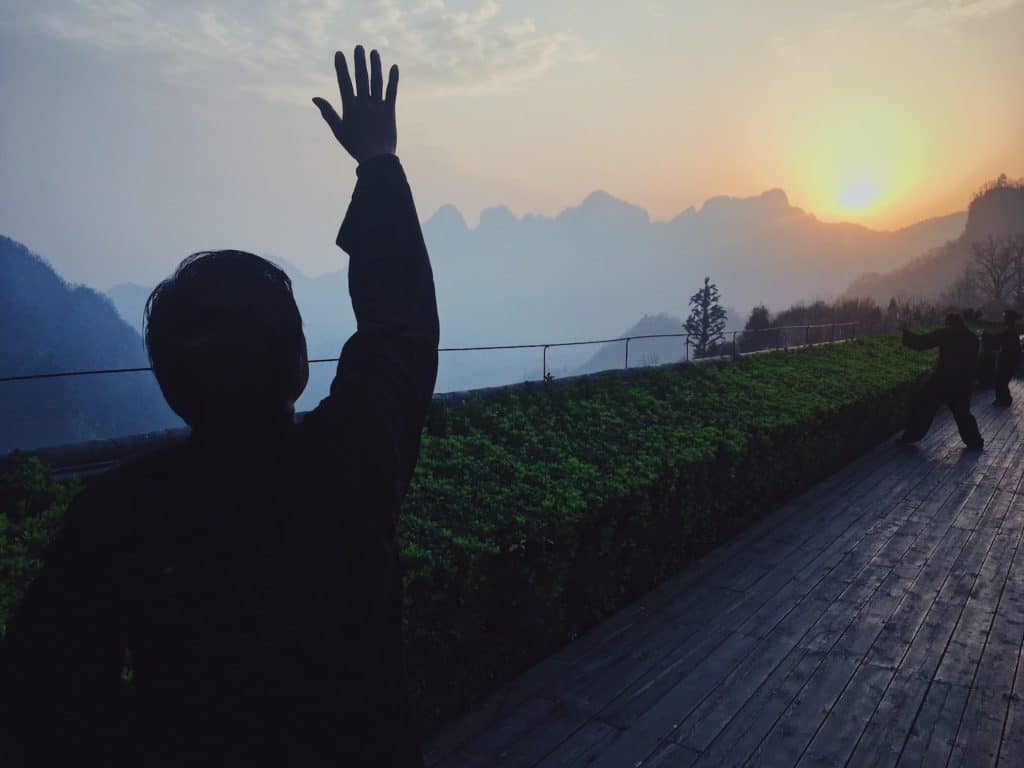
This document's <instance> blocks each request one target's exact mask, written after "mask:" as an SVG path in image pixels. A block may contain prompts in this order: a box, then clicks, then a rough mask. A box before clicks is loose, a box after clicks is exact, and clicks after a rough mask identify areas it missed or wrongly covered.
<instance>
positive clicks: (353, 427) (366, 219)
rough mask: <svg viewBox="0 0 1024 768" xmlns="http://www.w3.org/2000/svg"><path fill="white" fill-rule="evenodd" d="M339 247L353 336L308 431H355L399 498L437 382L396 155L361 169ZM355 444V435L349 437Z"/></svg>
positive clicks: (418, 252)
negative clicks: (394, 485)
mask: <svg viewBox="0 0 1024 768" xmlns="http://www.w3.org/2000/svg"><path fill="white" fill-rule="evenodd" d="M357 174H358V182H357V183H356V188H355V191H354V193H353V195H352V201H351V203H350V204H349V209H348V213H347V214H346V215H345V220H344V221H343V222H342V225H341V230H340V232H339V233H338V238H337V244H338V245H339V246H340V247H341V248H342V249H343V250H345V252H346V253H348V255H349V268H348V284H349V294H350V295H351V298H352V307H353V310H354V311H355V316H356V332H355V334H353V335H352V337H351V338H350V339H349V340H348V341H347V342H346V343H345V346H344V348H343V349H342V353H341V359H340V361H339V363H338V371H337V375H336V377H335V379H334V382H333V384H332V385H331V393H330V396H329V397H328V398H327V399H325V400H324V401H323V402H321V404H320V405H319V406H318V407H317V409H316V410H315V411H314V412H313V413H312V414H310V416H309V417H307V418H309V419H310V420H311V421H312V422H313V424H312V425H311V426H313V428H314V429H316V430H318V431H321V432H322V431H323V430H324V429H339V430H346V431H349V432H352V431H355V432H356V433H357V435H358V440H359V441H360V443H361V445H362V446H363V448H364V451H365V452H366V454H367V455H365V456H363V457H362V458H363V460H364V461H367V460H369V461H373V462H379V463H381V464H383V466H386V467H388V468H389V469H390V470H391V471H392V472H393V473H394V475H395V479H396V482H397V492H398V494H399V496H401V495H402V494H404V493H405V491H406V489H407V488H408V485H409V481H410V480H411V478H412V472H413V469H414V467H415V464H416V457H417V454H418V452H419V443H420V434H421V432H422V429H423V425H424V422H425V419H426V413H427V409H428V407H429V405H430V399H431V396H432V394H433V391H434V382H435V380H436V378H437V345H438V338H439V334H440V331H439V324H438V318H437V300H436V297H435V294H434V277H433V273H432V271H431V267H430V259H429V258H428V256H427V248H426V245H425V243H424V242H423V233H422V232H421V230H420V224H419V219H418V217H417V215H416V206H415V205H414V203H413V198H412V192H411V191H410V189H409V184H408V183H407V181H406V178H405V173H404V172H403V170H402V166H401V164H400V163H399V161H398V158H397V157H394V156H391V155H388V156H381V157H376V158H373V159H371V160H368V161H366V162H364V163H362V164H361V165H360V166H359V168H358V170H357ZM350 439H351V435H350Z"/></svg>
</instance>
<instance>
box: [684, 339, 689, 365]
mask: <svg viewBox="0 0 1024 768" xmlns="http://www.w3.org/2000/svg"><path fill="white" fill-rule="evenodd" d="M683 360H685V361H686V362H690V334H686V351H685V352H684V353H683Z"/></svg>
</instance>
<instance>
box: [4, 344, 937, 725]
mask: <svg viewBox="0 0 1024 768" xmlns="http://www.w3.org/2000/svg"><path fill="white" fill-rule="evenodd" d="M933 359H934V358H933V356H931V355H927V354H920V353H909V352H906V351H903V350H901V348H900V346H899V340H898V339H897V338H894V337H876V338H872V339H866V340H861V341H857V342H853V343H850V344H843V345H837V346H830V347H816V348H813V349H807V350H799V351H790V352H776V353H769V354H765V355H759V356H756V357H750V358H746V359H743V360H740V361H736V362H729V363H723V364H714V365H711V364H709V365H691V366H682V367H679V368H673V369H653V370H649V371H644V372H642V373H640V374H639V375H637V376H636V377H634V378H631V379H623V378H621V377H618V376H616V375H613V374H609V375H598V376H594V377H590V378H587V379H584V380H581V381H579V382H578V383H573V384H568V385H565V386H557V385H555V386H547V385H543V384H538V385H535V386H526V387H523V388H514V389H509V390H505V391H500V392H498V393H497V394H492V395H489V396H488V397H487V399H486V400H484V399H482V398H476V399H473V400H470V401H469V402H468V403H466V404H464V405H461V406H459V407H448V406H445V405H443V404H441V403H440V402H439V401H435V403H434V406H433V408H432V411H431V414H430V419H429V424H428V428H427V432H426V434H425V435H424V441H423V451H422V454H421V457H420V462H419V466H418V468H417V472H416V477H415V480H414V482H413V486H412V489H411V491H410V493H409V496H408V498H407V501H406V504H405V509H404V513H403V521H402V529H401V536H402V540H403V546H402V555H403V559H404V564H405V569H406V587H407V588H406V615H407V622H406V631H407V635H408V647H409V651H408V653H409V658H408V663H409V667H410V681H411V686H412V693H413V697H414V701H415V704H416V707H417V710H418V712H419V714H420V719H421V722H422V723H423V725H424V727H425V728H427V729H429V728H431V727H434V726H436V725H437V724H438V723H439V722H441V721H442V720H443V719H444V718H446V717H449V716H451V715H453V714H456V713H458V712H460V711H462V710H463V709H465V708H466V706H468V704H470V703H471V702H472V701H473V700H475V699H477V698H479V697H480V696H481V695H483V694H484V693H486V692H487V691H488V690H490V689H492V688H493V687H494V686H495V685H496V684H498V683H500V682H501V681H503V680H505V679H507V678H509V677H512V676H514V675H515V674H517V673H519V672H521V671H523V670H524V669H525V668H526V667H528V666H529V665H530V664H532V663H533V662H535V661H537V660H539V659H540V658H542V657H544V656H545V655H547V654H549V653H550V652H552V651H553V650H554V649H556V648H557V647H558V646H560V645H562V644H564V643H565V642H566V641H568V640H570V639H571V638H573V637H575V636H576V635H577V634H579V633H580V632H582V631H584V630H585V629H587V628H588V627H590V626H592V625H593V624H595V623H596V622H597V621H598V620H600V619H601V618H602V617H604V616H606V615H608V614H609V613H610V612H612V611H614V610H615V609H616V608H618V607H620V606H621V605H623V604H624V603H625V602H627V601H628V600H629V599H630V598H632V597H635V596H637V595H639V594H641V593H642V592H644V591H645V590H647V589H649V588H650V587H652V586H654V585H655V584H656V583H658V582H659V581H660V580H662V579H663V578H665V577H666V576H668V575H669V574H671V573H673V572H674V571H677V570H678V569H679V568H681V567H682V566H684V565H686V564H687V563H688V562H690V561H692V560H693V559H694V558H696V557H699V556H700V555H701V554H703V553H705V552H707V551H708V550H709V549H711V548H712V547H714V546H715V545H716V544H718V543H720V542H722V541H724V540H726V539H728V538H729V537H730V536H732V535H734V534H735V533H736V532H737V531H739V530H740V529H742V528H743V527H744V526H745V525H747V524H748V523H750V522H751V521H752V520H754V519H756V518H757V517H759V516H760V515H762V514H764V513H765V512H767V511H768V510H770V509H772V508H773V507H774V506H776V505H777V504H778V503H779V502H781V501H782V500H784V499H786V498H788V497H790V496H793V495H794V494H796V493H798V492H799V491H801V490H803V489H805V488H807V487H808V486H810V485H811V484H812V483H814V482H815V481H816V480H818V479H820V478H822V477H824V476H825V475H827V474H829V473H831V472H833V471H834V470H835V469H837V468H838V467H840V466H841V465H843V464H844V463H845V462H847V461H849V460H850V459H852V458H853V457H855V456H856V455H858V454H859V453H861V452H863V451H864V450H866V449H867V448H869V447H871V446H872V445H874V444H876V443H877V442H878V441H880V440H881V439H882V438H884V437H885V436H886V435H888V434H890V433H891V432H892V431H893V430H895V429H896V428H898V427H899V426H900V425H901V422H902V420H903V414H904V402H905V398H906V396H907V394H908V389H909V387H910V386H911V385H912V383H913V382H915V380H917V379H918V378H919V377H920V376H921V375H922V374H923V373H925V372H926V371H927V370H928V369H929V367H930V365H931V364H932V361H933ZM11 467H12V468H11V469H10V471H9V473H8V475H7V476H5V477H4V478H3V480H2V482H0V632H2V631H3V625H4V622H5V620H6V616H5V614H6V612H7V610H8V609H9V608H10V607H12V606H13V604H14V603H15V602H16V601H17V600H18V599H19V597H20V594H21V591H22V589H23V587H24V585H25V584H26V583H27V581H28V579H29V578H30V577H31V575H32V574H33V573H34V571H35V570H36V568H37V567H38V565H39V556H40V552H41V549H42V545H43V544H44V543H45V541H46V539H47V538H48V537H49V536H50V535H51V534H52V531H53V530H54V529H55V528H56V526H57V525H58V523H59V520H60V516H61V514H62V512H63V510H64V508H65V507H66V505H67V503H68V500H69V499H70V496H71V495H72V493H73V490H74V488H73V487H72V488H67V487H64V486H61V485H59V484H56V483H53V482H50V481H49V480H47V479H46V477H45V473H44V472H43V469H42V467H41V466H40V465H38V462H35V461H34V460H27V461H25V460H23V461H20V462H14V463H13V464H12V465H11Z"/></svg>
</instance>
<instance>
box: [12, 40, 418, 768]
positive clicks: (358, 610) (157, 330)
mask: <svg viewBox="0 0 1024 768" xmlns="http://www.w3.org/2000/svg"><path fill="white" fill-rule="evenodd" d="M335 67H336V69H337V75H338V83H339V86H340V88H341V103H342V107H343V116H342V117H339V116H338V114H337V113H336V112H335V111H334V109H333V108H332V107H331V106H330V105H329V104H328V103H327V102H326V101H324V100H323V99H316V100H315V103H316V105H317V107H318V108H319V109H320V111H321V114H322V116H323V117H324V119H325V120H326V121H327V123H328V124H329V125H330V127H331V129H332V131H333V132H334V135H335V136H336V137H337V139H338V141H340V142H341V144H342V146H343V147H344V148H345V149H346V150H348V152H349V153H350V154H351V155H352V156H353V157H354V158H355V159H356V161H357V162H358V163H359V167H358V169H357V174H358V182H357V183H356V187H355V192H354V193H353V196H352V201H351V203H350V205H349V208H348V213H347V214H346V216H345V220H344V222H343V223H342V225H341V230H340V232H339V234H338V237H337V244H338V245H339V246H340V247H341V248H343V249H344V250H345V251H346V252H347V253H348V254H349V257H350V261H349V272H348V274H349V291H350V293H351V298H352V306H353V309H354V310H355V315H356V319H357V323H358V326H357V327H358V330H357V331H356V333H355V334H354V335H353V336H352V337H351V338H350V339H349V340H348V342H347V343H346V344H345V346H344V349H343V350H342V353H341V361H340V362H339V363H338V368H337V375H336V377H335V379H334V382H333V384H332V385H331V391H330V395H329V396H328V397H327V398H325V399H324V400H323V401H322V402H321V403H320V405H319V406H318V407H317V408H316V409H315V410H313V411H312V412H311V413H309V414H308V415H306V417H305V418H304V419H303V420H302V421H301V422H300V423H298V424H296V423H295V420H294V403H295V400H296V399H297V398H298V397H299V395H300V394H301V393H302V391H303V388H304V387H305V385H306V380H307V374H308V369H307V358H306V342H305V338H304V336H303V332H302V320H301V318H300V316H299V311H298V308H297V307H296V304H295V301H294V300H293V298H292V291H291V285H290V282H289V280H288V278H287V277H286V276H285V274H284V273H283V272H281V270H279V269H277V268H276V267H275V266H273V265H272V264H270V263H269V262H267V261H265V260H264V259H262V258H260V257H258V256H254V255H252V254H249V253H243V252H241V251H215V252H208V253H199V254H194V255H193V256H190V257H189V258H187V259H185V261H183V262H182V264H181V266H180V267H179V268H178V270H177V271H176V272H175V273H174V275H172V276H171V277H170V278H168V279H167V280H165V281H164V282H163V283H161V284H160V285H159V286H157V288H156V289H155V290H154V291H153V294H152V296H150V299H149V303H148V305H147V312H146V343H147V345H148V349H149V354H150V358H151V360H152V363H153V369H154V371H155V374H156V377H157V380H158V381H159V383H160V387H161V389H162V390H163V392H164V395H165V396H166V398H167V402H168V403H169V404H170V405H171V407H172V408H173V409H174V410H175V411H176V412H177V413H178V414H179V415H181V417H182V418H183V419H184V420H185V421H186V422H188V424H189V425H190V426H191V427H192V432H191V435H190V437H189V438H188V440H187V441H186V442H184V443H183V444H181V445H179V446H176V447H173V448H168V449H165V450H164V451H163V452H162V453H159V454H157V455H148V456H145V457H142V458H139V459H136V460H135V461H133V462H131V463H129V464H127V465H123V466H122V467H120V468H119V469H117V470H115V471H112V472H110V473H107V474H106V475H104V476H102V477H101V478H99V480H98V481H97V482H96V483H95V484H94V485H92V486H91V487H89V488H87V489H86V490H85V491H84V492H83V493H82V494H81V495H80V496H79V497H78V498H77V499H76V500H75V502H74V503H73V504H72V506H71V508H70V509H69V510H68V512H67V517H66V520H65V524H64V526H63V529H62V530H61V532H60V534H59V535H58V537H57V539H56V541H55V542H54V544H53V546H52V548H51V550H50V552H49V554H48V556H47V558H46V563H45V567H44V568H43V569H42V571H41V573H40V574H39V576H38V578H37V579H36V580H35V582H34V583H33V584H32V586H31V587H30V589H29V591H28V595H27V597H26V599H25V601H24V603H23V604H22V606H21V608H20V610H19V611H18V612H17V614H16V616H15V617H14V619H13V621H12V623H11V625H10V628H9V632H8V635H7V637H6V639H5V642H4V643H3V646H2V650H0V765H3V766H4V767H5V768H8V766H15V765H23V764H29V765H32V764H37V765H68V766H70V765H82V766H106V765H124V766H182V767H184V766H194V765H204V766H205V765H216V766H248V765H257V764H258V765H265V764H272V765H278V766H414V765H420V764H421V763H422V758H421V755H420V749H419V742H418V739H417V738H416V736H415V734H414V732H413V730H414V729H413V726H412V724H411V722H410V715H409V709H408V704H407V697H406V691H405V680H404V672H403V654H402V636H401V610H402V588H401V578H400V573H399V567H398V548H397V543H396V534H395V526H396V519H397V515H398V510H399V503H400V500H401V499H402V496H403V494H404V493H405V491H406V488H407V487H408V485H409V481H410V478H411V475H412V472H413V467H414V465H415V462H416V458H417V453H418V451H419V442H420V433H421V430H422V427H423V424H424V420H425V415H426V411H427V408H428V406H429V403H430V398H431V394H432V391H433V386H434V380H435V377H436V373H437V342H438V319H437V308H436V303H435V297H434V284H433V276H432V274H431V268H430V263H429V260H428V258H427V251H426V247H425V246H424V243H423V237H422V234H421V232H420V225H419V221H418V218H417V215H416V209H415V207H414V205H413V199H412V194H411V192H410V190H409V186H408V184H407V183H406V179H405V175H404V173H403V171H402V166H401V165H400V164H399V161H398V159H397V157H396V156H395V149H396V130H395V97H396V92H397V88H398V70H397V68H395V67H392V69H391V71H390V74H389V77H388V84H387V90H386V91H385V90H384V87H383V78H382V74H381V63H380V57H379V56H378V54H377V52H376V51H373V52H372V53H371V54H370V71H369V75H368V74H367V67H366V57H365V54H364V52H363V49H362V48H356V50H355V79H356V83H355V88H353V85H352V83H351V81H350V79H349V74H348V69H347V65H346V62H345V58H344V57H343V56H342V54H340V53H338V54H336V57H335ZM257 162H258V159H257ZM339 300H341V297H340V296H339Z"/></svg>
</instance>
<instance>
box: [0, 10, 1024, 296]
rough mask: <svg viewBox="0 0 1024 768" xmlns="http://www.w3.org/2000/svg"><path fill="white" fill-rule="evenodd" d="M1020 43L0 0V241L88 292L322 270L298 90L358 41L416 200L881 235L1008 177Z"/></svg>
mask: <svg viewBox="0 0 1024 768" xmlns="http://www.w3.org/2000/svg"><path fill="white" fill-rule="evenodd" d="M1022 36H1024V0H882V1H881V2H869V1H868V0H858V1H857V2H834V1H833V0H806V1H805V0H787V1H785V2H783V1H782V0H774V1H771V2H767V1H766V0H742V1H741V0H716V1H715V2H684V1H683V0H631V1H630V2H599V0H516V1H515V2H512V1H510V0H505V1H504V2H499V1H498V0H466V1H464V2H463V1H461V0H278V1H277V2H263V3H261V2H255V1H253V0H234V1H233V2H224V3H212V2H194V1H193V0H175V1H174V2H157V1H155V0H154V1H152V2H148V1H146V0H65V1H64V2H52V1H51V0H5V2H4V3H3V6H2V8H0V234H5V235H8V236H10V237H13V238H14V239H16V240H19V241H21V242H23V243H25V244H26V245H27V246H28V247H29V248H31V249H32V250H34V251H36V252H38V253H40V254H41V255H43V256H44V257H45V258H46V259H48V260H49V261H50V262H51V263H52V264H53V265H54V266H55V267H56V268H57V270H58V271H59V272H60V273H61V274H62V275H63V276H64V277H65V278H67V279H69V280H71V281H75V282H84V283H86V284H89V285H92V286H94V287H97V288H100V289H106V288H109V287H110V286H111V285H113V284H115V283H118V282H124V281H133V282H140V283H152V282H154V281H156V280H158V279H160V278H161V277H163V276H164V275H166V274H167V273H168V272H169V271H170V270H171V269H172V268H173V267H174V265H175V264H176V263H177V262H178V261H179V260H180V259H181V258H182V257H183V256H184V255H186V254H188V253H190V252H192V251H196V250H204V249H212V248H222V247H235V248H243V249H247V250H253V251H255V252H258V253H262V254H267V255H271V256H275V257H278V258H283V259H285V260H286V261H288V262H290V263H292V264H294V265H296V266H298V267H299V268H300V269H302V270H303V271H305V272H306V273H307V274H319V273H322V272H325V271H328V270H331V269H337V268H339V267H340V266H343V265H344V256H343V254H341V253H340V252H339V251H337V249H336V248H335V247H334V245H333V240H334V235H335V231H336V228H337V226H338V223H339V222H340V219H341V217H342V215H343V213H344V210H345V206H346V203H347V201H348V198H349V195H350V194H351V189H352V186H353V183H354V179H355V175H354V163H353V161H351V160H350V159H349V158H348V157H347V155H345V153H344V151H343V150H342V149H341V148H340V147H338V146H337V145H336V144H335V143H334V140H333V138H332V137H331V135H330V133H329V131H328V130H327V128H326V126H325V125H324V124H323V123H322V122H321V118H320V116H319V113H318V112H317V110H316V109H315V107H313V105H312V104H311V103H310V99H311V97H313V96H324V97H326V98H329V99H333V100H335V102H336V103H337V87H336V84H335V82H334V80H333V67H332V55H333V52H334V50H335V49H339V48H340V49H343V50H346V51H351V49H352V47H353V46H354V45H355V44H356V43H363V44H365V45H366V46H367V48H368V49H369V48H371V47H376V48H379V50H380V51H381V54H382V57H383V59H384V63H385V67H386V66H388V65H389V64H391V63H397V64H398V65H399V66H400V67H401V85H400V89H399V97H398V115H399V155H400V156H401V158H402V161H403V163H404V165H405V166H406V170H407V172H408V174H409V177H410V180H411V182H412V185H413V189H414V192H415V195H416V199H417V205H418V209H419V212H420V215H421V217H422V218H427V217H429V216H430V215H431V214H432V213H433V212H434V211H435V210H436V209H437V208H438V207H439V206H441V205H442V204H445V203H454V204H455V205H456V206H457V207H458V208H459V209H460V210H461V211H462V212H463V214H464V215H465V216H466V218H467V220H468V221H469V222H470V223H471V224H472V223H474V222H475V221H476V219H477V217H478V215H479V212H480V210H481V209H483V208H487V207H490V206H494V205H508V206H509V207H510V208H511V209H512V210H513V211H514V212H515V213H517V214H523V213H543V214H546V215H553V214H557V213H558V212H559V211H561V210H562V209H564V208H565V207H568V206H572V205H577V204H579V202H580V201H581V200H582V199H583V198H584V197H586V196H587V194H588V193H590V192H591V191H593V190H595V189H603V190H606V191H608V192H610V193H611V194H613V195H615V196H617V197H620V198H622V199H624V200H627V201H629V202H631V203H634V204H636V205H640V206H642V207H644V208H646V209H647V210H648V211H649V212H650V215H651V216H652V218H654V219H668V218H671V217H673V216H675V215H676V214H678V213H679V212H680V211H682V210H684V209H685V208H687V207H689V206H697V207H699V206H700V205H701V204H702V202H703V201H704V200H706V199H707V198H709V197H713V196H716V195H722V194H726V195H733V196H745V195H754V194H758V193H760V192H762V191H764V190H766V189H771V188H776V187H781V188H783V189H785V190H786V192H787V193H788V195H789V199H790V201H791V202H792V203H793V204H794V205H798V206H800V207H802V208H804V209H806V210H808V211H810V212H812V213H814V214H816V215H817V216H819V217H820V218H822V219H825V220H849V221H856V222H860V223H863V224H865V225H867V226H871V227H875V228H884V229H891V228H898V227H902V226H906V225H909V224H912V223H914V222H915V221H918V220H920V219H923V218H927V217H930V216H935V215H940V214H944V213H948V212H951V211H955V210H962V209H963V208H964V207H965V206H966V203H967V202H968V200H969V199H970V196H971V194H972V193H973V192H974V191H975V190H976V189H977V188H978V187H979V186H980V185H981V184H982V183H984V182H985V181H986V180H989V179H992V178H994V177H996V176H997V175H999V174H1000V173H1006V174H1008V175H1009V176H1010V177H1019V176H1024V141H1022V135H1024V132H1022V125H1024V99H1021V97H1020V94H1021V92H1022V86H1024V46H1021V45H1020V40H1021V39H1022Z"/></svg>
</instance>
